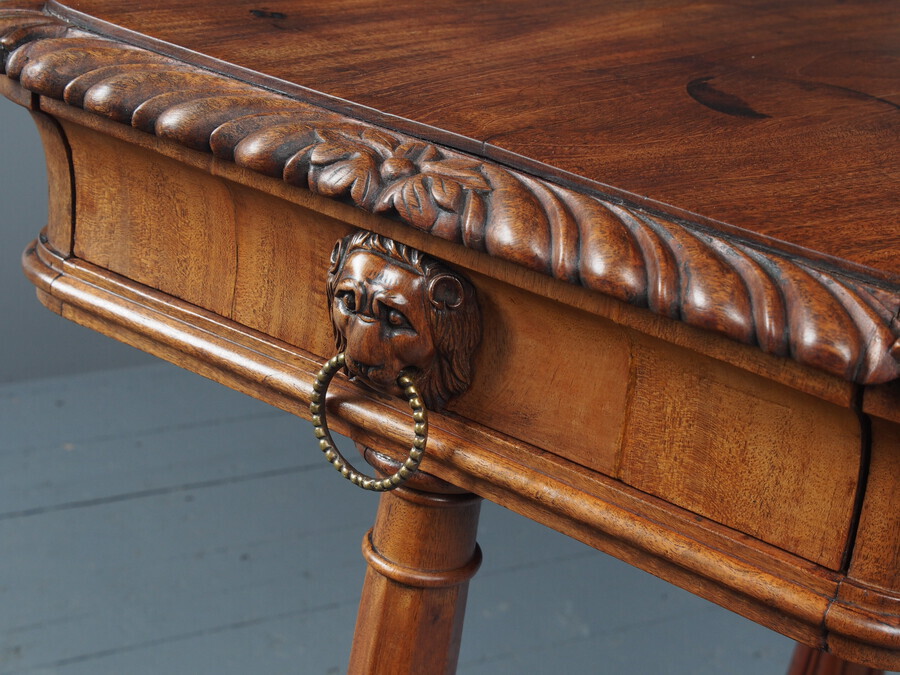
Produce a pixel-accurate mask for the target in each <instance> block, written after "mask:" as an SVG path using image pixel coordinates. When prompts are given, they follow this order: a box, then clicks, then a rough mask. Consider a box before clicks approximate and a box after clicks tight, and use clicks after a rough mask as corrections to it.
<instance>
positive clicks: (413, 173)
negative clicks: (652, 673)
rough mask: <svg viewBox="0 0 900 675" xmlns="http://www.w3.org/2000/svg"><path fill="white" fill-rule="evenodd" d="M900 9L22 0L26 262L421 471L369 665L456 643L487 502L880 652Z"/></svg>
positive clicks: (5, 14) (205, 371)
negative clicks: (36, 208) (41, 202)
mask: <svg viewBox="0 0 900 675" xmlns="http://www.w3.org/2000/svg"><path fill="white" fill-rule="evenodd" d="M898 19H900V10H898V7H897V5H896V4H895V3H888V2H867V3H841V2H829V1H826V0H815V1H813V2H781V3H753V2H747V3H718V4H716V3H712V4H711V3H700V2H690V1H685V2H675V1H672V0H667V1H664V0H658V1H653V0H640V1H637V2H625V1H624V0H619V1H616V0H613V1H612V2H603V3H600V2H584V1H583V0H578V1H575V0H562V1H561V2H557V3H549V4H548V3H538V2H532V1H531V0H498V1H497V2H493V3H483V2H474V1H472V0H463V1H460V2H454V3H419V2H408V1H405V0H402V1H400V2H393V3H389V4H386V3H379V2H373V1H372V0H345V1H343V2H335V3H313V2H306V1H304V0H272V1H271V2H268V3H266V4H265V5H258V4H256V3H252V2H244V1H243V0H228V1H226V2H218V3H211V2H208V1H203V0H157V1H154V2H152V3H140V2H138V3H135V2H131V1H129V2H125V0H71V1H68V2H66V3H65V4H63V3H60V2H48V3H46V4H44V3H41V2H32V1H31V0H8V1H3V2H0V72H2V73H3V75H2V76H0V91H2V93H3V94H4V95H5V96H7V97H8V98H10V99H11V100H13V101H15V102H17V103H19V104H21V105H22V106H23V107H25V108H26V109H28V110H29V111H30V112H31V114H32V116H33V117H34V120H35V123H36V124H37V126H38V129H39V130H40V133H41V136H42V139H43V142H44V146H45V149H46V155H47V164H48V174H49V179H50V216H49V222H48V223H47V227H46V229H45V230H44V231H43V232H42V233H41V234H40V237H39V239H38V241H36V242H35V244H34V246H33V247H31V248H29V250H28V251H26V253H25V256H24V265H25V269H26V273H27V274H28V275H29V277H30V278H31V279H32V280H33V282H34V283H35V285H36V286H37V289H38V291H37V292H38V296H39V298H40V300H41V301H42V302H43V303H44V304H45V305H46V306H47V307H49V308H50V309H52V310H53V311H55V312H58V313H60V314H62V315H63V316H65V317H67V318H69V319H72V320H74V321H77V322H78V323H81V324H83V325H86V326H89V327H91V328H94V329H96V330H98V331H101V332H103V333H107V334H109V335H112V336H113V337H115V338H117V339H119V340H122V341H124V342H127V343H130V344H132V345H135V346H137V347H140V348H141V349H144V350H146V351H148V352H150V353H152V354H156V355H158V356H160V357H162V358H165V359H168V360H170V361H173V362H175V363H177V364H179V365H181V366H183V367H185V368H188V369H191V370H193V371H196V372H198V373H200V374H202V375H204V376H206V377H209V378H212V379H214V380H217V381H219V382H221V383H223V384H225V385H227V386H230V387H233V388H235V389H238V390H241V391H244V392H247V393H249V394H251V395H253V396H256V397H258V398H260V399H262V400H264V401H267V402H269V403H271V404H273V405H275V406H279V407H281V408H283V409H285V410H288V411H291V412H294V413H296V414H298V415H301V416H306V417H311V418H312V419H313V421H314V423H315V424H316V429H317V433H318V434H319V435H320V437H321V438H322V439H323V441H322V443H323V449H324V450H325V452H326V453H327V458H328V460H329V461H331V462H332V463H334V464H336V465H338V466H342V467H343V469H344V473H345V474H347V475H349V476H350V477H354V476H355V474H354V473H352V472H351V470H350V469H349V468H348V467H346V466H344V465H343V461H344V460H343V459H342V458H341V457H340V456H339V455H338V454H337V453H336V451H335V450H334V449H332V448H331V447H330V446H329V443H328V441H327V427H326V420H325V413H326V412H327V414H328V418H327V423H329V424H330V426H331V427H333V428H335V429H337V430H340V431H342V432H343V433H346V434H348V435H349V436H351V437H352V438H353V439H354V440H355V441H357V445H358V448H359V449H360V450H361V452H362V453H363V455H364V456H365V459H366V460H367V461H368V462H369V463H370V464H372V465H373V466H374V467H375V469H377V471H378V472H379V473H380V475H381V476H384V477H390V476H395V478H384V479H383V480H382V481H381V482H374V483H373V481H374V480H375V479H376V478H378V476H374V475H373V478H372V479H371V480H370V479H368V478H359V477H357V478H355V480H356V482H358V483H361V484H363V485H364V486H368V487H376V488H379V489H384V488H393V487H395V483H400V482H401V480H406V479H408V482H407V483H405V484H403V485H402V486H400V487H398V488H397V489H396V490H390V491H387V490H385V491H384V492H383V494H382V496H381V497H380V499H381V500H382V501H381V506H380V508H379V515H378V518H377V522H376V524H375V527H374V528H373V530H372V531H371V532H370V533H369V534H367V535H366V536H365V538H364V544H363V550H364V554H365V556H366V559H367V560H368V562H369V570H368V573H367V576H366V580H365V584H364V589H363V599H362V602H361V605H360V613H359V619H358V624H357V630H356V635H355V638H354V648H353V654H352V657H351V671H352V672H354V673H370V672H372V673H418V674H421V673H438V672H452V671H453V669H454V668H455V660H456V654H457V649H458V645H459V636H460V631H461V627H462V620H463V612H464V605H465V596H466V588H467V582H468V579H469V578H470V577H471V576H472V575H473V574H474V573H475V572H476V570H477V567H478V563H479V560H480V555H481V553H480V551H479V549H478V546H477V544H476V543H475V532H476V525H477V516H478V504H479V501H478V500H479V499H480V498H487V499H491V500H494V501H496V502H498V503H500V504H503V505H504V506H507V507H508V508H510V509H513V510H515V511H517V512H519V513H522V514H524V515H525V516H527V517H529V518H532V519H534V520H536V521H538V522H541V523H543V524H546V525H547V526H550V527H553V528H556V529H558V530H560V531H561V532H564V533H566V534H568V535H570V536H573V537H576V538H578V539H580V540H582V541H584V542H586V543H588V544H590V545H591V546H594V547H595V548H597V549H599V550H602V551H606V552H608V553H611V554H612V555H615V556H617V557H619V558H621V559H623V560H625V561H627V562H629V563H631V564H633V565H636V566H638V567H640V568H642V569H645V570H647V571H649V572H651V573H653V574H655V575H657V576H659V577H662V578H663V579H666V580H669V581H671V582H672V583H675V584H677V585H679V586H681V587H683V588H686V589H688V590H690V591H692V592H694V593H696V594H698V595H700V596H703V597H705V598H708V599H710V600H712V601H714V602H716V603H718V604H720V605H722V606H724V607H726V608H728V609H731V610H733V611H735V612H738V613H740V614H742V615H744V616H746V617H749V618H751V619H753V620H754V621H757V622H759V623H761V624H763V625H765V626H768V627H770V628H772V629H774V630H777V631H779V632H781V633H783V634H785V635H788V636H790V637H791V638H793V639H795V640H797V641H798V642H799V643H801V645H805V647H800V648H799V649H798V652H797V656H796V658H795V661H794V664H793V666H792V672H795V673H814V672H837V671H836V670H829V669H837V668H846V671H845V672H872V669H878V668H894V669H896V668H900V226H898V222H897V209H896V201H897V196H898V192H897V185H898V182H897V178H898V172H897V169H898V162H897V154H898V153H897V150H898V143H897V141H898V131H900V117H898V110H897V107H898V101H897V91H898V89H897V83H898V65H900V63H898V54H897V45H898V44H900V21H898ZM336 345H337V346H336ZM338 351H340V352H341V356H340V357H339V358H338V357H336V358H335V359H333V360H331V361H329V359H330V358H331V357H333V356H335V354H336V353H337V352H338ZM326 362H328V363H329V365H328V366H327V367H326V368H324V369H322V366H323V364H325V363H326ZM320 369H321V370H320ZM339 370H343V371H344V372H343V373H342V374H337V375H335V372H337V371H339ZM317 373H318V376H317ZM317 377H318V380H317ZM332 377H333V379H330V378H332ZM404 377H405V378H407V379H402V378H404ZM398 378H400V379H398ZM398 382H399V383H400V384H398ZM325 389H328V392H327V394H326V393H325ZM397 395H401V397H400V398H398V397H397ZM403 397H406V398H408V399H410V405H411V407H412V408H413V410H412V412H411V411H410V410H409V409H407V406H406V403H404V401H403V400H402V398H403ZM310 405H311V406H312V407H311V408H310ZM426 410H430V416H429V419H428V421H427V423H426V421H425V418H426V415H427V412H426ZM411 415H412V417H413V418H415V419H414V420H413V419H411ZM413 427H415V434H414V433H413ZM426 434H427V441H426V440H425V439H426ZM410 443H412V446H413V447H412V448H411V449H410ZM423 446H424V447H425V452H424V457H423V453H422V449H423ZM345 451H346V449H345ZM420 461H421V469H420V470H418V469H419V462H420ZM403 462H405V463H406V464H405V465H403V466H402V467H401V464H402V463H403ZM373 471H374V469H373ZM335 480H340V478H339V477H338V476H337V475H335ZM847 662H852V663H858V664H863V665H862V666H859V667H858V668H857V667H856V666H850V665H849V664H848V663H847Z"/></svg>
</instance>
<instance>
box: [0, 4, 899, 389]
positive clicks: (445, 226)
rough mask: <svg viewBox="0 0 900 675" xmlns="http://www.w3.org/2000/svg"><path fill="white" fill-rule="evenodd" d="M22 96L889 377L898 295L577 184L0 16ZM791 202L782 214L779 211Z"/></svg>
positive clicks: (742, 336)
mask: <svg viewBox="0 0 900 675" xmlns="http://www.w3.org/2000/svg"><path fill="white" fill-rule="evenodd" d="M0 66H2V68H3V71H4V72H5V74H6V75H7V77H9V78H11V79H13V80H17V81H18V82H19V84H20V85H21V86H22V87H24V88H25V89H27V90H29V91H31V92H33V93H35V94H39V95H41V96H46V97H49V98H53V99H58V100H61V101H64V102H65V103H66V104H68V105H71V106H74V107H78V108H82V109H84V110H86V111H88V112H90V113H93V114H96V115H99V116H103V117H106V118H109V119H111V120H114V121H117V122H120V123H122V124H129V125H131V126H133V127H134V128H136V129H140V130H142V131H145V132H147V133H151V134H155V135H156V136H158V137H160V138H164V139H168V140H170V141H174V142H175V143H178V144H180V145H183V146H186V147H188V148H192V149H194V150H198V151H202V152H207V153H212V154H213V155H215V156H216V157H218V158H221V159H224V160H228V161H232V162H235V163H236V164H238V165H240V166H242V167H245V168H247V169H251V170H253V171H257V172H260V173H263V174H266V175H269V176H273V177H276V178H279V179H281V180H284V181H286V182H287V183H290V184H292V185H296V186H301V187H303V188H306V189H309V190H311V191H313V192H315V193H318V194H320V195H324V196H326V197H330V198H335V199H341V200H345V201H348V202H350V203H352V204H353V205H355V206H357V207H359V208H361V209H365V210H367V211H370V212H372V213H378V214H383V215H386V216H389V217H393V218H395V219H398V220H400V221H402V222H403V223H406V224H407V225H409V226H411V227H414V228H416V229H419V230H423V231H425V232H428V233H430V234H432V235H434V236H436V237H440V238H442V239H447V240H450V241H454V242H457V243H460V244H462V245H464V246H466V247H469V248H472V249H475V250H478V251H483V252H485V253H487V254H488V255H491V256H493V257H496V258H500V259H503V260H506V261H509V262H512V263H515V264H518V265H521V266H523V267H526V268H528V269H530V270H533V271H536V272H539V273H542V274H547V275H550V276H552V277H555V278H557V279H560V280H563V281H566V282H568V283H572V284H576V285H580V286H583V287H586V288H588V289H592V290H595V291H599V292H601V293H604V294H606V295H609V296H612V297H614V298H617V299H619V300H622V301H624V302H628V303H631V304H633V305H637V306H640V307H645V308H647V309H649V310H650V311H652V312H654V313H656V314H660V315H662V316H665V317H669V318H671V319H675V320H678V321H682V322H685V323H687V324H689V325H692V326H696V327H699V328H703V329H706V330H711V331H714V332H716V333H719V334H721V335H725V336H727V337H729V338H731V339H734V340H737V341H739V342H742V343H745V344H751V345H755V346H757V347H758V348H760V349H761V350H763V351H765V352H767V353H770V354H774V355H778V356H785V357H790V358H793V359H795V360H796V361H799V362H800V363H803V364H805V365H808V366H812V367H814V368H817V369H820V370H824V371H826V372H828V373H831V374H833V375H836V376H838V377H841V378H843V379H846V380H851V381H854V382H857V383H860V384H878V383H882V382H888V381H891V380H894V379H896V378H898V377H900V362H898V358H900V338H898V336H900V322H898V319H897V317H900V291H898V289H896V288H894V287H892V286H891V285H890V284H888V283H882V282H872V281H862V280H859V279H856V278H851V277H850V276H848V275H845V274H842V273H839V272H836V271H835V270H833V269H831V268H830V267H829V266H828V265H826V264H824V263H820V262H817V261H812V260H805V259H802V258H799V257H796V256H789V255H787V254H785V253H781V252H778V251H774V250H770V249H766V248H764V247H762V246H761V245H758V244H756V243H753V242H750V241H744V240H743V239H741V238H739V237H737V236H734V235H728V236H727V237H726V236H724V235H722V234H720V233H717V232H715V231H712V230H710V229H709V228H707V227H703V226H701V225H700V224H697V223H692V222H689V221H687V220H684V219H683V218H676V217H673V216H669V215H665V214H661V213H657V212H650V211H648V210H646V209H643V208H640V207H638V206H636V205H633V204H629V203H626V202H624V201H622V200H621V199H618V198H612V197H610V196H608V195H605V194H602V193H600V192H596V191H591V190H590V189H588V188H584V189H578V190H576V189H571V188H568V187H563V186H560V185H557V184H555V183H552V182H549V181H547V180H543V179H539V178H535V177H533V176H529V175H526V174H525V173H522V172H520V171H516V170H512V169H510V168H507V167H505V166H502V165H500V164H497V163H494V162H491V161H488V160H484V159H482V158H478V157H474V156H471V155H466V154H464V153H461V152H457V151H454V150H450V149H448V148H444V147H440V146H438V145H435V144H433V143H428V142H425V141H422V140H419V139H417V138H414V137H412V136H409V135H406V134H402V133H399V132H395V131H391V130H387V129H384V128H381V127H378V126H375V125H372V124H368V123H364V122H359V121H356V120H352V119H350V118H348V117H346V116H344V115H341V114H339V113H336V112H333V111H330V110H327V109H325V108H323V107H320V106H317V105H312V104H309V103H306V102H303V101H300V100H297V99H295V98H291V97H289V96H286V95H282V94H279V93H276V92H273V91H270V90H267V89H263V88H261V87H257V86H253V85H250V84H247V83H244V82H240V81H238V80H235V79H233V78H230V77H227V76H224V75H219V74H216V73H214V72H210V71H207V70H201V69H199V68H194V67H191V66H187V65H185V64H183V63H180V62H178V61H175V60H174V59H170V58H167V57H165V56H162V55H160V54H157V53H155V52H151V51H148V50H145V49H141V48H137V47H134V46H131V45H126V44H122V43H119V42H116V41H113V40H109V39H103V38H99V37H97V36H94V35H92V34H90V33H87V32H85V31H81V30H78V29H75V28H73V27H72V26H70V25H68V24H66V23H65V22H63V21H61V20H60V19H57V18H55V17H52V16H49V15H45V14H42V13H41V12H38V11H29V10H6V11H2V10H0ZM789 207H790V205H787V204H786V205H785V208H789Z"/></svg>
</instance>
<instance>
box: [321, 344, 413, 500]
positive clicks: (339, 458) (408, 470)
mask: <svg viewBox="0 0 900 675" xmlns="http://www.w3.org/2000/svg"><path fill="white" fill-rule="evenodd" d="M344 361H345V357H344V353H343V352H341V353H340V354H338V355H337V356H333V357H331V359H329V360H328V363H326V364H325V365H324V366H322V370H320V371H319V373H318V374H317V375H316V381H315V384H313V395H312V402H311V403H310V405H309V412H310V413H311V414H312V423H313V431H314V433H315V434H316V438H318V439H319V447H320V448H321V449H322V452H324V453H325V459H327V460H328V461H329V463H331V465H332V466H333V467H334V468H335V469H337V470H338V471H340V472H341V475H342V476H343V477H344V478H346V479H347V480H349V481H350V482H351V483H353V484H354V485H358V486H359V487H361V488H363V489H364V490H374V491H375V492H386V491H387V490H393V489H394V488H397V487H399V486H401V485H403V483H405V482H406V481H407V480H408V479H409V478H410V477H411V476H412V475H413V473H415V471H416V469H418V468H419V464H420V463H421V462H422V457H423V456H424V455H425V444H426V443H427V442H428V410H427V409H426V408H425V405H424V404H423V403H422V398H421V397H420V396H419V391H418V389H416V385H415V383H414V382H413V381H412V378H410V377H409V376H407V375H404V374H403V373H401V374H400V377H398V378H397V384H399V385H400V386H401V387H402V388H403V393H404V394H405V395H406V400H407V402H408V403H409V407H410V408H412V412H413V420H415V423H416V424H415V427H414V428H415V438H414V439H413V444H412V448H410V450H409V456H408V457H407V458H406V461H405V462H403V465H402V466H401V467H400V468H399V469H397V471H396V472H395V473H393V474H391V475H390V476H388V477H387V478H372V477H371V476H366V475H365V474H361V473H360V472H359V471H357V470H356V469H354V468H353V466H352V465H351V464H350V462H348V461H347V460H346V459H344V456H343V455H341V453H340V451H339V450H338V449H337V447H336V446H335V443H334V439H333V438H331V432H330V431H329V430H328V422H327V421H326V419H325V394H326V392H327V391H328V385H329V384H330V383H331V378H333V377H334V374H335V373H336V372H337V371H338V370H340V369H341V368H343V367H344Z"/></svg>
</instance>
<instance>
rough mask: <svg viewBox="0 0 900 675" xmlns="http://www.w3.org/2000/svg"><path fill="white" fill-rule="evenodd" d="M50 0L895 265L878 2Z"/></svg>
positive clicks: (806, 241) (786, 238) (525, 154)
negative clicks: (213, 0)
mask: <svg viewBox="0 0 900 675" xmlns="http://www.w3.org/2000/svg"><path fill="white" fill-rule="evenodd" d="M51 5H53V6H55V7H56V9H57V10H58V11H60V12H62V14H63V15H64V16H66V17H69V18H72V16H73V14H72V12H73V11H74V12H84V13H85V16H84V17H82V20H83V21H84V22H85V25H87V26H98V25H99V22H102V21H108V22H110V23H111V24H114V25H115V26H117V27H120V28H121V29H125V30H126V31H127V30H132V31H135V32H137V33H140V34H142V35H144V36H149V37H151V38H154V39H156V40H161V41H164V42H167V43H171V45H175V46H177V48H179V49H182V50H190V51H191V52H194V53H195V55H196V54H202V55H204V57H208V58H211V59H219V60H221V62H220V63H218V64H214V65H213V66H212V67H214V68H215V67H220V68H222V69H224V70H226V71H231V72H236V71H237V70H238V69H240V68H243V69H246V70H245V71H244V72H243V73H241V74H239V76H241V77H246V78H248V79H251V80H255V81H260V82H262V83H263V84H266V85H267V86H271V87H273V88H275V89H282V90H284V91H287V92H288V93H292V94H297V93H299V95H300V97H301V98H305V99H307V100H315V101H318V102H320V103H322V104H324V105H325V106H327V107H331V108H332V109H339V110H342V111H344V112H347V113H348V114H350V115H351V116H353V117H354V118H362V119H369V120H372V121H376V122H378V123H380V124H381V125H383V126H386V127H392V128H397V129H401V130H406V131H409V132H410V133H413V134H414V135H417V136H420V137H426V138H431V139H433V140H437V141H439V142H442V143H444V144H446V145H449V146H451V147H456V148H458V149H462V150H464V151H467V152H471V153H473V154H478V155H480V156H485V157H490V158H493V159H497V160H498V161H501V162H503V163H505V164H508V165H510V166H518V167H521V168H526V169H528V170H530V171H531V172H533V173H535V174H536V175H541V176H546V177H552V178H554V179H555V180H560V181H563V182H568V183H572V184H576V185H583V186H587V187H588V189H591V190H599V191H600V192H605V193H612V194H626V196H629V198H631V199H637V200H640V201H643V202H644V203H650V204H653V203H662V204H666V205H669V206H671V207H675V208H676V209H678V210H682V211H684V212H689V213H692V214H697V215H698V216H700V217H702V218H704V219H707V222H708V223H711V225H712V227H713V228H714V229H716V230H725V231H736V232H737V233H738V234H740V235H743V236H749V237H751V238H754V239H759V238H761V239H762V242H763V243H764V244H766V245H771V246H775V247H778V248H783V249H785V250H788V251H797V252H799V253H801V254H803V255H807V256H812V257H821V256H825V257H827V258H828V259H829V260H828V262H829V264H834V265H836V266H838V267H843V268H845V269H850V270H853V271H855V272H856V273H858V274H861V275H863V276H867V277H873V278H880V279H884V280H888V281H890V282H893V284H896V283H898V282H900V227H898V225H897V213H896V203H897V197H898V196H900V192H898V169H900V165H898V152H897V150H898V140H900V114H898V110H897V107H898V103H900V99H898V95H897V88H896V75H897V70H898V66H900V62H898V56H897V51H896V47H897V45H898V44H900V5H897V4H896V3H891V2H867V3H863V5H864V6H860V3H842V2H833V1H827V0H816V1H814V2H789V3H785V2H780V1H779V2H728V3H706V2H695V1H683V0H682V1H673V0H665V1H662V0H642V1H641V2H633V1H631V0H618V1H615V2H607V1H604V2H598V1H589V2H585V1H584V0H561V1H560V2H553V3H547V2H536V1H532V0H500V1H497V2H483V1H482V0H464V1H461V2H453V3H422V2H419V1H418V0H399V1H397V2H391V3H384V2H378V1H376V0H341V1H340V2H326V3H323V2H315V1H313V0H273V1H272V2H268V3H265V5H260V4H259V3H257V2H255V1H253V0H227V1H225V2H220V3H217V4H216V8H215V11H210V10H209V3H206V2H204V1H203V0H154V2H133V1H132V0H68V1H67V2H64V3H61V4H59V5H56V4H55V3H51ZM68 8H70V9H68ZM87 15H89V16H90V17H91V18H88V16H87ZM185 17H190V20H189V21H186V20H185ZM75 23H78V21H77V18H76V20H75ZM121 29H117V31H118V32H119V34H121ZM131 38H132V39H134V40H136V41H138V42H140V41H141V40H143V39H145V38H141V37H139V36H137V35H133V36H131ZM126 39H128V37H127V36H126ZM154 49H158V50H161V51H166V47H165V46H161V45H159V44H157V45H154ZM191 58H193V57H188V60H191ZM736 228H737V229H736Z"/></svg>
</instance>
